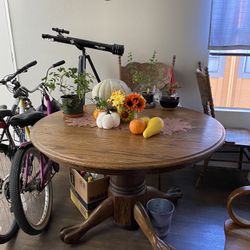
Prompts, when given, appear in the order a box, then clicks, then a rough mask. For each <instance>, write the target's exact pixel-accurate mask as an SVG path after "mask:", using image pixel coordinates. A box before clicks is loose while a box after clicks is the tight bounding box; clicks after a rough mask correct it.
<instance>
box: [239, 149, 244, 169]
mask: <svg viewBox="0 0 250 250" xmlns="http://www.w3.org/2000/svg"><path fill="white" fill-rule="evenodd" d="M243 155H244V147H240V154H239V161H238V168H239V170H241V169H242V161H243Z"/></svg>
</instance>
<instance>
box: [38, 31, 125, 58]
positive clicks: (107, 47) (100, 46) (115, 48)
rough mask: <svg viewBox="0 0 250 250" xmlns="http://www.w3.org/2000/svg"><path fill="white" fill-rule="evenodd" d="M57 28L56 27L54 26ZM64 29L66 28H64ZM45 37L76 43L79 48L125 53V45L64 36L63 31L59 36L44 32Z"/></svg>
mask: <svg viewBox="0 0 250 250" xmlns="http://www.w3.org/2000/svg"><path fill="white" fill-rule="evenodd" d="M53 30H55V28H53ZM63 31H64V30H63ZM64 33H66V32H64ZM42 38H43V39H52V41H54V42H60V43H66V44H71V45H75V46H76V47H77V48H79V47H80V48H84V47H87V48H91V49H97V50H103V51H108V52H111V53H112V54H114V55H120V56H122V55H123V53H124V46H123V45H119V44H113V45H111V44H105V43H98V42H94V41H88V40H83V39H79V38H75V37H67V36H63V35H62V34H61V33H59V35H57V36H53V35H49V34H42Z"/></svg>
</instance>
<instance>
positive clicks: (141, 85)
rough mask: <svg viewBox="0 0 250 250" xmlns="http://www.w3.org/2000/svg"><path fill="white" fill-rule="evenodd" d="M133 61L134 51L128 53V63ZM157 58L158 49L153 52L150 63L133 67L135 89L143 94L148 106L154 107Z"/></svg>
mask: <svg viewBox="0 0 250 250" xmlns="http://www.w3.org/2000/svg"><path fill="white" fill-rule="evenodd" d="M132 61H133V56H132V53H131V52H130V53H129V54H128V63H131V62H132ZM156 63H157V58H156V51H154V52H153V55H152V57H151V58H150V59H149V62H148V63H145V64H141V65H139V66H138V67H135V68H133V69H131V75H132V79H131V80H132V83H133V84H135V85H136V87H135V89H134V90H133V91H137V92H139V93H141V94H142V95H143V97H144V98H145V100H146V108H149V107H153V106H154V105H155V103H154V92H155V87H154V86H155V85H156V81H157V78H158V77H157V76H158V71H157V66H156Z"/></svg>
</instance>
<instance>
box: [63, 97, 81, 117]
mask: <svg viewBox="0 0 250 250" xmlns="http://www.w3.org/2000/svg"><path fill="white" fill-rule="evenodd" d="M61 99H62V110H63V114H64V116H65V117H72V118H73V117H81V116H83V106H84V104H85V100H84V99H79V98H78V96H77V95H63V96H61Z"/></svg>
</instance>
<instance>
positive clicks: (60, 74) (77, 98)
mask: <svg viewBox="0 0 250 250" xmlns="http://www.w3.org/2000/svg"><path fill="white" fill-rule="evenodd" d="M43 80H45V81H46V86H47V87H48V88H49V89H50V90H51V91H53V90H55V89H56V88H58V89H59V91H60V92H61V93H62V96H61V100H62V110H63V113H64V115H65V116H66V117H67V116H69V117H80V116H83V106H84V104H85V94H86V93H87V92H89V91H90V85H91V84H92V83H93V80H94V77H93V76H92V75H91V74H90V73H87V72H85V73H82V74H79V73H78V71H77V68H67V69H66V68H64V67H60V68H58V69H57V71H53V72H51V73H50V74H49V76H48V79H43Z"/></svg>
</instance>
